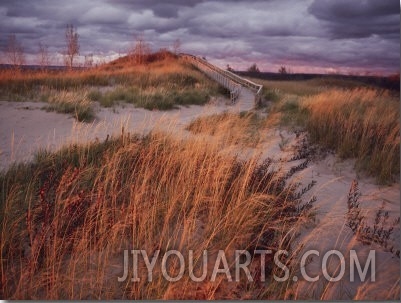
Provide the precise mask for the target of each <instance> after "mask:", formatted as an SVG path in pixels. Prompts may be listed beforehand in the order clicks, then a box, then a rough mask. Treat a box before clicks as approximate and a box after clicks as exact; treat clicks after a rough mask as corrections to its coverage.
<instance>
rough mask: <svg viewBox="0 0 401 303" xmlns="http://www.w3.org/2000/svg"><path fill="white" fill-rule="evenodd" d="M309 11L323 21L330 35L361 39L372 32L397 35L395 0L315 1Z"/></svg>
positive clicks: (382, 34)
mask: <svg viewBox="0 0 401 303" xmlns="http://www.w3.org/2000/svg"><path fill="white" fill-rule="evenodd" d="M309 12H310V13H311V14H313V15H314V16H315V17H316V18H318V19H321V20H323V21H326V22H327V24H325V26H327V28H328V30H329V32H330V34H331V35H332V37H333V38H364V37H369V36H371V35H374V34H376V35H381V36H383V37H389V38H399V33H400V7H399V3H398V1H394V0H379V1H372V0H370V1H367V0H359V1H355V0H354V1H347V0H337V1H332V0H315V1H314V2H313V4H312V5H311V6H310V7H309Z"/></svg>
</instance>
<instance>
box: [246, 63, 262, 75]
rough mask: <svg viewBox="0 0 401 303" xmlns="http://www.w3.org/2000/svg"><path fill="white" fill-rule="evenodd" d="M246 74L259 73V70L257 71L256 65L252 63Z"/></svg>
mask: <svg viewBox="0 0 401 303" xmlns="http://www.w3.org/2000/svg"><path fill="white" fill-rule="evenodd" d="M248 72H251V73H260V70H259V67H258V66H257V65H256V63H254V64H252V65H251V66H250V67H249V68H248Z"/></svg>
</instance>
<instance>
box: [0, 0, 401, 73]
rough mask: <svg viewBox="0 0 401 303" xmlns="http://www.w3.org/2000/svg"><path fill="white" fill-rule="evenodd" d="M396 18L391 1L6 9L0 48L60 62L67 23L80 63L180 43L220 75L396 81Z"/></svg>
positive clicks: (114, 3)
mask: <svg viewBox="0 0 401 303" xmlns="http://www.w3.org/2000/svg"><path fill="white" fill-rule="evenodd" d="M399 17H400V15H399V4H398V2H397V1H396V0H369V1H368V0H353V1H349V0H335V1H333V0H316V1H313V0H303V1H300V0H269V1H262V0H260V1H259V0H252V1H245V0H231V1H218V0H187V1H185V0H171V1H159V0H136V1H129V0H86V1H82V0H69V1H54V0H31V1H23V0H11V1H10V0H2V1H1V2H0V47H1V48H3V49H4V47H5V44H6V41H7V36H8V35H9V34H16V36H17V39H18V40H19V41H20V42H21V44H22V45H23V46H24V49H25V51H26V52H27V53H31V55H32V57H34V55H35V52H37V49H38V42H39V41H41V42H42V43H45V44H47V45H49V47H50V50H51V51H53V52H58V53H61V52H62V51H63V48H64V43H65V42H64V30H65V26H66V24H67V23H72V24H74V25H75V26H76V27H77V28H78V32H79V35H80V43H81V53H82V54H83V55H85V54H88V53H95V54H103V55H108V56H112V55H113V54H114V55H116V54H117V53H125V52H126V51H127V50H128V49H129V48H131V47H132V45H133V43H134V41H135V37H137V36H138V35H142V36H143V37H144V38H145V39H146V40H147V41H148V42H149V43H150V44H151V46H152V48H153V49H154V50H156V49H158V48H160V47H169V46H171V45H172V43H173V41H174V40H176V39H180V40H181V42H182V47H181V50H182V51H185V52H191V53H194V54H197V55H201V56H206V57H207V58H208V59H210V60H211V61H213V62H216V63H218V64H221V65H222V66H225V65H226V64H227V63H229V64H230V65H232V66H234V67H238V68H246V67H247V66H249V65H250V64H251V63H253V62H257V63H258V65H259V66H260V67H261V68H262V69H265V70H277V67H278V66H280V65H283V64H284V65H290V66H292V67H293V70H299V71H301V70H302V69H304V70H308V69H311V70H312V69H319V68H320V70H321V71H327V70H331V69H344V70H349V69H355V70H361V69H365V70H376V71H389V72H390V71H391V72H392V71H395V70H398V66H399V62H400V59H399V51H400V46H399V42H400V40H399V39H400V35H399V30H400V24H399ZM297 68H298V69H297Z"/></svg>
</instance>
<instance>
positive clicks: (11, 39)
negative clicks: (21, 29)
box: [6, 34, 25, 69]
mask: <svg viewBox="0 0 401 303" xmlns="http://www.w3.org/2000/svg"><path fill="white" fill-rule="evenodd" d="M6 56H7V59H8V62H9V64H11V65H12V66H13V68H14V69H19V68H20V67H21V65H23V64H24V63H25V55H24V50H23V48H22V46H21V44H20V43H19V42H18V41H17V38H16V36H15V35H14V34H12V35H9V36H8V41H7V49H6Z"/></svg>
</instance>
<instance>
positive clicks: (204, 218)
mask: <svg viewBox="0 0 401 303" xmlns="http://www.w3.org/2000/svg"><path fill="white" fill-rule="evenodd" d="M258 163H259V161H258V159H256V158H255V159H250V160H248V161H239V160H237V159H236V158H235V157H230V156H227V155H222V154H220V153H219V152H218V148H217V146H216V145H214V144H211V143H207V141H204V140H200V139H194V140H187V141H182V140H176V139H173V138H171V137H169V136H167V135H162V134H157V133H153V134H150V135H147V136H146V137H143V138H139V137H129V136H127V135H121V137H119V138H115V139H112V140H107V141H106V142H103V143H91V144H88V145H84V146H76V145H73V146H69V147H65V148H63V149H62V150H60V151H59V152H56V153H46V152H42V153H39V154H38V155H37V157H36V160H35V161H34V162H33V163H30V164H20V165H18V166H14V167H12V168H11V169H10V170H9V171H7V172H5V173H2V174H1V175H0V186H1V191H0V193H1V195H0V203H1V204H0V205H1V217H0V218H1V221H0V223H1V241H0V243H1V246H0V248H1V256H2V262H1V297H3V298H7V299H33V298H35V299H99V298H102V299H113V298H124V299H167V298H168V299H190V298H198V299H199V298H201V299H218V298H237V297H243V298H244V297H249V298H280V297H281V298H282V297H283V296H284V293H285V289H287V288H288V287H290V284H288V283H292V282H288V283H281V285H280V286H277V283H273V282H274V281H273V279H272V275H273V274H274V273H275V274H277V275H280V270H279V269H277V268H276V269H274V268H271V267H267V273H266V274H267V284H264V283H260V281H259V282H258V281H256V280H255V281H254V282H248V281H247V280H244V279H241V281H240V282H238V283H236V282H228V281H227V280H225V279H220V278H219V279H217V280H216V281H215V282H210V274H211V269H210V270H209V271H208V277H209V278H207V279H206V280H205V282H202V283H196V282H192V281H190V280H189V277H188V275H184V278H183V279H181V280H180V281H179V282H175V283H171V282H167V281H166V280H165V279H164V278H163V277H162V275H161V274H160V268H159V267H157V266H156V268H155V270H154V274H153V281H152V282H147V280H146V279H142V280H141V281H140V282H132V281H131V280H130V277H129V278H128V280H127V281H126V282H124V283H119V282H117V277H120V276H122V272H123V269H122V263H123V250H124V249H128V250H131V249H144V250H146V251H147V252H148V254H149V255H153V253H154V251H155V250H156V249H160V250H161V251H162V252H165V251H167V250H169V249H176V250H179V251H180V252H181V253H182V254H183V255H184V256H188V251H189V250H190V249H192V250H194V252H195V256H196V260H198V261H196V263H195V267H196V268H198V269H200V268H201V262H202V261H200V259H199V257H200V256H201V254H202V251H203V250H208V252H209V253H212V254H213V253H216V252H217V251H218V250H224V251H225V252H226V254H227V255H228V256H232V255H233V250H234V249H249V250H251V251H252V250H253V249H255V248H258V249H274V251H275V250H278V249H288V250H290V243H291V241H292V237H294V234H295V231H296V228H294V227H295V226H296V223H297V222H298V221H299V220H300V218H301V217H303V216H304V210H302V208H300V207H299V203H300V200H299V195H298V194H297V193H296V190H297V189H296V186H294V185H290V184H288V185H287V184H286V179H285V178H284V177H282V175H283V174H280V173H279V172H277V171H275V169H274V167H273V166H272V163H271V162H270V161H267V162H264V163H263V164H258ZM270 261H271V260H270ZM270 261H267V262H270ZM253 262H256V264H259V263H260V260H258V259H257V257H253ZM282 262H285V263H286V264H287V265H288V266H290V262H291V261H290V260H287V261H283V260H282ZM186 264H187V263H186ZM229 264H230V268H231V269H232V266H233V264H232V263H231V261H230V263H229ZM250 268H251V271H252V274H253V275H257V274H258V273H257V271H255V270H257V269H255V268H257V266H254V267H250ZM176 269H177V268H176V266H175V265H174V264H172V265H171V266H170V267H169V271H170V270H171V271H172V272H174V270H176ZM140 270H145V273H147V271H146V269H144V268H143V267H141V269H140ZM277 270H278V271H279V272H276V271H277ZM171 271H170V273H172V272H171ZM142 272H143V271H142ZM130 273H132V272H130ZM281 274H282V273H281ZM233 285H234V286H233ZM233 287H234V288H235V289H236V294H235V293H233Z"/></svg>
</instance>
